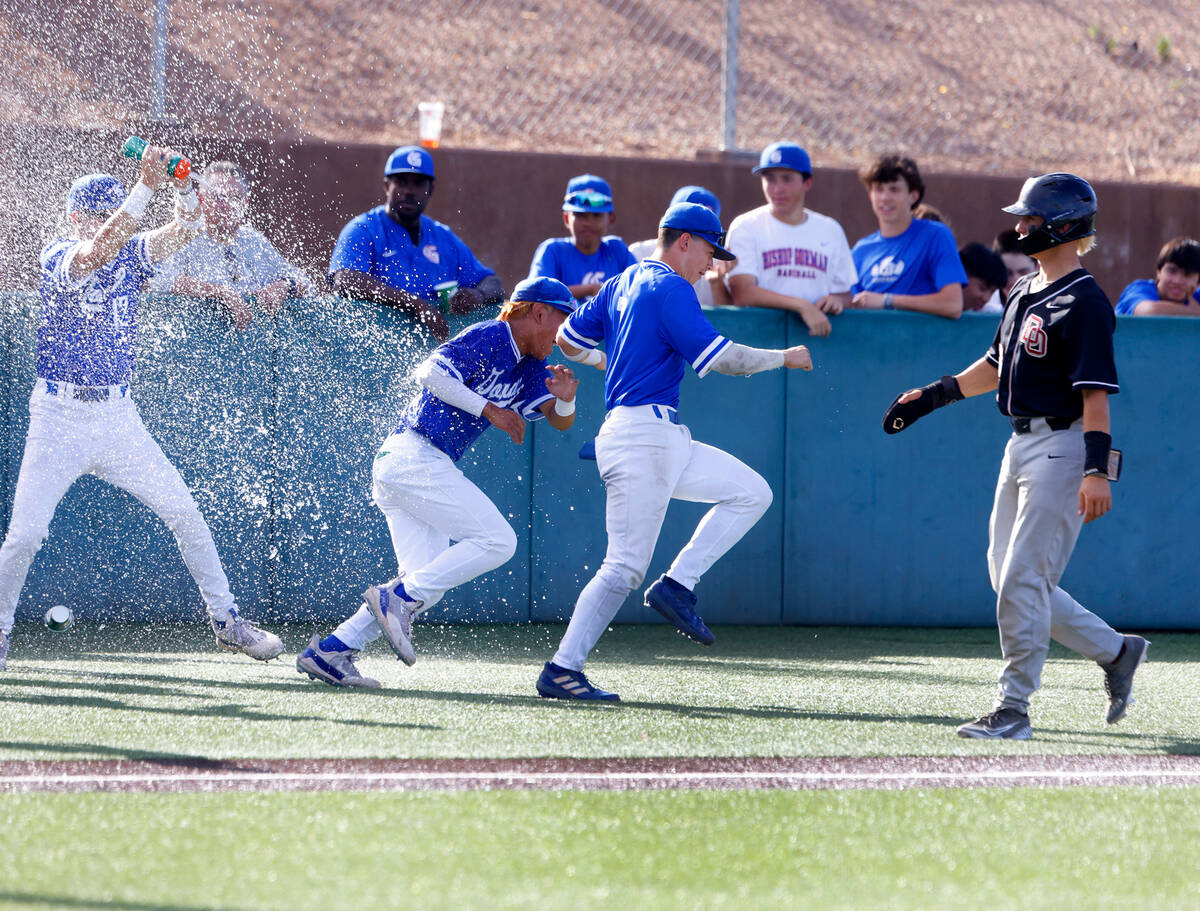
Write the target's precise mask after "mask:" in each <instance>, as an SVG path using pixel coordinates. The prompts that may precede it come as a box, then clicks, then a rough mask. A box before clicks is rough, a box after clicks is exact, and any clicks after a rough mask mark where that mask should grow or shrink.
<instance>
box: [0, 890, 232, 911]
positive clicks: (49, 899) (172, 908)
mask: <svg viewBox="0 0 1200 911" xmlns="http://www.w3.org/2000/svg"><path fill="white" fill-rule="evenodd" d="M4 902H11V903H13V904H16V905H28V906H31V907H34V908H37V907H45V908H81V909H88V908H96V909H114V908H115V909H116V911H213V906H211V905H164V904H160V903H159V902H137V901H132V902H131V901H121V900H120V899H115V898H107V899H98V898H71V897H68V896H64V895H40V894H38V893H36V892H9V891H7V890H3V889H0V903H4ZM220 907H221V909H222V911H238V908H236V907H235V906H233V905H225V904H222V905H221V906H220Z"/></svg>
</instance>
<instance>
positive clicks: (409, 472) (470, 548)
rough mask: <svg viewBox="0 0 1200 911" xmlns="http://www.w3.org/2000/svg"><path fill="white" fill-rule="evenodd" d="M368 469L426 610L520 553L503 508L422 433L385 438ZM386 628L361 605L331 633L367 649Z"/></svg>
mask: <svg viewBox="0 0 1200 911" xmlns="http://www.w3.org/2000/svg"><path fill="white" fill-rule="evenodd" d="M371 475H372V480H373V484H372V489H371V494H372V497H373V498H374V500H375V503H376V505H377V506H379V508H380V509H381V510H383V515H384V517H385V518H386V519H387V524H388V530H389V531H390V532H391V536H392V547H393V549H394V550H395V551H396V563H397V565H398V566H399V569H400V572H401V573H402V574H403V575H404V590H405V591H406V592H408V594H409V596H410V597H412V598H415V599H417V600H419V601H421V602H422V605H421V610H422V611H425V610H428V609H429V608H430V607H432V606H433V605H435V604H437V603H438V602H439V601H440V600H442V596H443V595H445V594H446V592H448V591H449V590H450V589H452V588H454V587H455V586H457V585H462V584H463V583H464V582H469V581H471V580H472V579H474V578H475V577H476V576H481V575H483V574H484V573H486V572H490V571H491V570H493V569H495V568H496V567H498V566H503V565H504V564H505V563H507V562H508V561H509V560H510V559H512V555H513V554H514V553H516V550H517V535H516V533H515V532H514V531H513V530H512V526H511V525H509V524H508V522H507V521H506V520H505V518H504V516H502V515H501V514H500V510H498V509H497V508H496V506H495V504H494V503H492V501H491V500H489V499H488V498H487V495H486V494H485V493H484V492H483V491H482V490H480V489H479V488H478V487H476V486H475V485H474V484H473V483H471V481H469V480H468V479H467V476H466V475H464V474H463V473H462V471H461V469H459V467H458V466H457V465H455V464H454V460H453V459H451V458H450V457H449V456H448V455H446V453H444V452H442V451H441V450H440V449H438V448H437V447H436V446H434V445H433V444H432V443H431V442H429V440H427V439H426V438H425V437H423V436H422V435H421V434H419V433H417V432H415V431H405V432H403V433H394V434H392V435H391V436H390V437H388V438H387V439H386V440H384V443H383V446H382V447H381V448H380V451H379V454H378V455H377V456H376V457H375V464H374V466H373V468H372V470H371ZM452 540H453V541H455V542H456V543H455V544H454V545H451V544H450V542H451V541H452ZM381 632H382V630H381V629H380V628H379V624H378V623H377V622H376V621H375V618H374V617H372V616H371V613H370V611H368V610H367V608H366V607H365V606H363V607H360V608H359V609H358V611H357V612H356V613H355V614H354V615H353V616H351V617H350V619H348V620H346V621H345V622H344V623H343V624H342V625H341V626H339V627H338V628H337V629H336V630H334V631H333V635H335V636H337V637H338V639H340V640H341V641H342V642H344V643H345V644H346V645H348V646H350V648H352V649H362V648H363V647H364V646H366V644H367V643H368V642H371V641H372V640H374V639H376V638H377V637H378V636H379V635H380V633H381Z"/></svg>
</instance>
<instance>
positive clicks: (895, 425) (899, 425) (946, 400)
mask: <svg viewBox="0 0 1200 911" xmlns="http://www.w3.org/2000/svg"><path fill="white" fill-rule="evenodd" d="M906 394H907V393H904V392H902V393H900V395H898V396H896V398H895V399H894V400H893V401H892V404H891V405H889V406H888V410H887V411H885V412H884V413H883V432H884V433H899V432H900V431H901V430H904V429H905V428H907V427H908V426H910V425H911V424H915V423H916V422H917V419H918V418H923V417H925V415H927V414H929V412H931V411H933V410H934V409H935V408H941V407H942V406H943V405H949V404H950V403H951V402H957V401H958V400H959V399H961V398H962V397H963V394H962V390H961V389H959V388H958V380H956V379H955V378H954V377H952V376H944V377H942V378H941V379H940V380H938V381H937V382H936V383H930V384H929V385H928V386H922V387H921V394H920V396H918V397H917V398H915V399H913V400H912V401H911V402H905V403H904V404H901V403H900V399H901V398H902V397H903V396H904V395H906Z"/></svg>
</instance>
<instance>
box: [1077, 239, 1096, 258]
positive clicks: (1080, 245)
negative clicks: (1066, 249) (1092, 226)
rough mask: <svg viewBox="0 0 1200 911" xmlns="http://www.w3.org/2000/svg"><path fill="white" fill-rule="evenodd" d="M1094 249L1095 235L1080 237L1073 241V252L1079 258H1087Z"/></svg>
mask: <svg viewBox="0 0 1200 911" xmlns="http://www.w3.org/2000/svg"><path fill="white" fill-rule="evenodd" d="M1094 249H1096V235H1095V234H1092V235H1090V236H1088V237H1081V238H1079V240H1077V241H1075V252H1076V253H1077V254H1079V255H1080V256H1087V255H1088V254H1089V253H1091V252H1092V251H1093V250H1094Z"/></svg>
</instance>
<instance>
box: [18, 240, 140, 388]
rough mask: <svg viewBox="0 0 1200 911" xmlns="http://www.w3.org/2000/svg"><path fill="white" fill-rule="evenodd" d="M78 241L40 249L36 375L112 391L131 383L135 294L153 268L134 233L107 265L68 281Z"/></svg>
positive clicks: (56, 241) (135, 331) (64, 242)
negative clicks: (40, 272) (40, 273)
mask: <svg viewBox="0 0 1200 911" xmlns="http://www.w3.org/2000/svg"><path fill="white" fill-rule="evenodd" d="M82 246H83V241H81V240H69V239H66V238H59V239H58V240H55V241H52V242H51V243H49V244H47V245H46V247H45V249H43V250H42V255H41V265H42V279H41V285H40V288H39V292H40V294H41V298H42V319H41V323H40V324H39V325H38V338H37V375H38V376H39V377H41V378H42V379H44V380H56V381H57V382H60V383H75V384H77V385H80V386H115V385H118V384H122V383H128V382H129V381H130V380H131V379H133V353H134V345H135V344H136V342H137V315H138V295H139V294H140V292H141V289H142V284H143V283H144V282H145V281H146V279H148V278H150V276H152V275H153V274H154V273H155V272H156V271H157V270H158V267H157V266H156V265H155V264H154V263H153V262H151V261H150V256H149V253H148V252H147V250H146V235H145V234H135V235H134V236H133V237H131V238H130V239H129V241H128V242H126V244H125V246H123V247H122V248H121V250H120V252H119V253H117V255H116V257H114V258H113V260H112V262H110V263H107V264H106V265H103V266H101V267H100V268H99V269H97V270H96V271H95V272H91V273H89V274H87V275H85V276H83V278H80V279H76V280H72V278H71V262H72V260H74V258H75V255H76V254H77V253H78V252H79V248H80V247H82Z"/></svg>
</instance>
